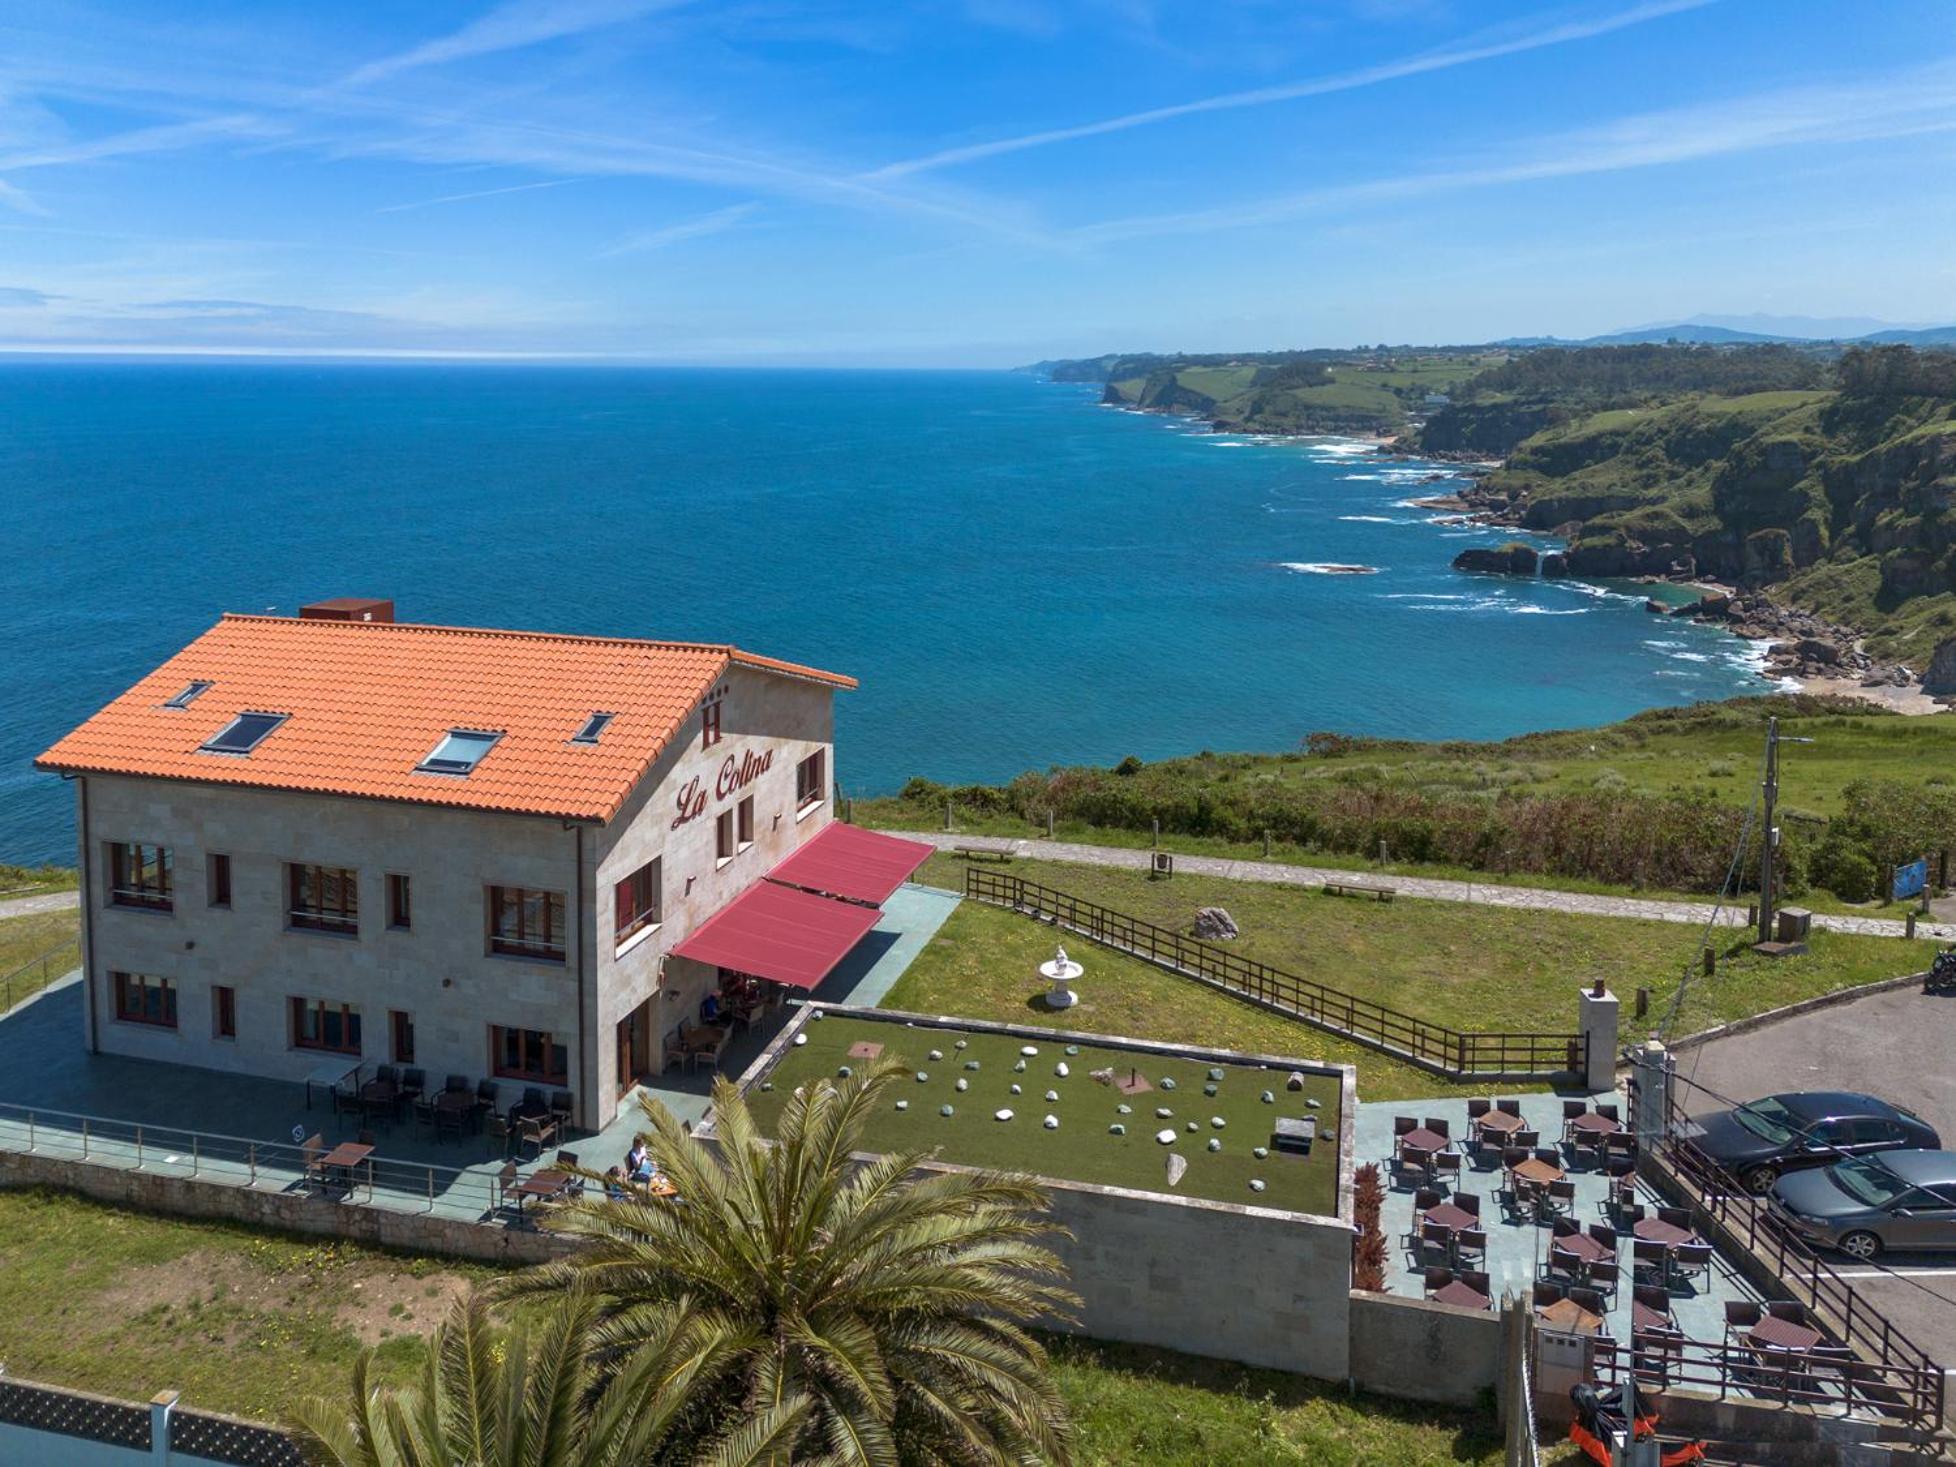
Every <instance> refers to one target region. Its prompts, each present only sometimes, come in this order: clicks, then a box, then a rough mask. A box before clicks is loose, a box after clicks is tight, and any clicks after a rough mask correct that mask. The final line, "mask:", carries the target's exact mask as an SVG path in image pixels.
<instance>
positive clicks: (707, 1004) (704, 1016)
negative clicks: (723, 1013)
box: [700, 993, 720, 1024]
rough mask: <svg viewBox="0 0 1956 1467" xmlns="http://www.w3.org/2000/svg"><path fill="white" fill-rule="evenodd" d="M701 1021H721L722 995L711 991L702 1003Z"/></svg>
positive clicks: (713, 1022) (715, 1022)
mask: <svg viewBox="0 0 1956 1467" xmlns="http://www.w3.org/2000/svg"><path fill="white" fill-rule="evenodd" d="M700 1022H701V1023H702V1024H717V1023H719V1022H720V995H719V994H717V993H709V994H708V995H707V996H706V997H705V999H703V1000H702V1001H701V1003H700Z"/></svg>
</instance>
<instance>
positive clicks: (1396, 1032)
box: [964, 867, 1587, 1079]
mask: <svg viewBox="0 0 1956 1467" xmlns="http://www.w3.org/2000/svg"><path fill="white" fill-rule="evenodd" d="M964 894H965V895H966V896H967V897H970V898H971V899H972V900H974V901H981V902H987V903H989V904H991V905H993V906H998V907H1005V908H1009V909H1010V910H1012V911H1015V912H1019V913H1022V914H1024V915H1026V916H1029V917H1034V918H1037V919H1038V920H1040V921H1044V922H1051V923H1053V924H1054V925H1055V926H1058V927H1063V928H1065V929H1066V930H1067V931H1069V932H1077V933H1079V934H1080V935H1081V936H1083V937H1086V938H1088V939H1090V940H1091V941H1094V942H1097V943H1101V944H1103V945H1105V946H1107V947H1112V948H1117V949H1119V950H1120V951H1122V952H1126V953H1129V954H1132V955H1133V956H1135V957H1138V958H1142V959H1144V960H1146V961H1147V962H1150V963H1153V964H1155V965H1156V966H1157V967H1162V968H1167V969H1169V970H1170V971H1172V972H1176V973H1180V974H1183V975H1184V976H1187V977H1192V978H1197V979H1200V980H1202V981H1203V982H1206V983H1212V984H1215V985H1216V986H1217V987H1219V988H1224V989H1227V990H1229V991H1230V992H1232V993H1236V994H1240V995H1242V996H1244V997H1246V998H1251V999H1254V1000H1255V1001H1256V1002H1258V1003H1261V1004H1265V1005H1268V1006H1270V1007H1272V1008H1275V1009H1279V1010H1281V1011H1283V1012H1284V1013H1287V1014H1289V1015H1291V1016H1292V1017H1293V1018H1297V1019H1301V1020H1302V1021H1303V1022H1305V1023H1307V1024H1310V1025H1312V1026H1314V1027H1316V1028H1319V1029H1324V1030H1326V1031H1328V1032H1330V1033H1333V1034H1338V1035H1341V1036H1343V1037H1345V1038H1347V1039H1352V1040H1356V1041H1357V1042H1358V1043H1360V1044H1364V1045H1367V1046H1369V1047H1370V1048H1373V1049H1378V1050H1383V1051H1384V1052H1385V1053H1387V1054H1390V1055H1393V1056H1394V1057H1396V1058H1399V1059H1404V1060H1409V1061H1411V1062H1412V1063H1413V1064H1416V1065H1419V1066H1422V1067H1423V1068H1425V1069H1428V1070H1433V1071H1435V1072H1437V1073H1439V1074H1442V1075H1446V1076H1448V1077H1449V1078H1455V1079H1472V1078H1487V1079H1495V1078H1503V1077H1505V1078H1523V1077H1530V1076H1543V1077H1547V1076H1554V1075H1562V1074H1569V1073H1574V1074H1581V1073H1582V1072H1583V1069H1584V1066H1585V1062H1586V1056H1587V1044H1586V1041H1585V1040H1584V1038H1583V1036H1582V1035H1580V1034H1534V1033H1500V1032H1490V1033H1470V1032H1467V1031H1464V1030H1460V1029H1454V1028H1451V1027H1449V1026H1448V1025H1445V1024H1436V1023H1434V1022H1433V1021H1432V1020H1430V1019H1422V1018H1420V1017H1419V1016H1418V1015H1417V1014H1409V1013H1406V1012H1405V1011H1404V1010H1402V1009H1395V1008H1389V1007H1387V1006H1386V1005H1385V1004H1382V1003H1377V1002H1375V1001H1373V1000H1372V999H1369V998H1360V997H1358V996H1357V995H1356V994H1351V993H1346V992H1344V991H1342V990H1340V989H1336V988H1332V987H1330V986H1329V985H1328V984H1324V983H1319V982H1317V981H1316V980H1315V979H1310V978H1303V977H1299V976H1298V975H1297V974H1295V973H1288V972H1285V971H1284V970H1283V969H1281V968H1273V967H1272V966H1270V964H1268V963H1260V962H1257V961H1256V960H1255V959H1253V958H1246V957H1243V956H1242V955H1241V954H1238V953H1234V952H1230V951H1229V950H1228V949H1226V948H1221V947H1217V946H1215V945H1213V944H1211V943H1206V942H1202V941H1199V940H1197V939H1195V938H1192V937H1188V936H1185V935H1183V934H1182V933H1179V932H1174V931H1171V930H1169V929H1168V928H1166V927H1157V926H1155V925H1154V924H1153V923H1151V922H1144V921H1142V920H1140V919H1139V918H1136V917H1129V916H1127V915H1125V914H1124V913H1121V912H1116V911H1113V910H1112V909H1110V908H1107V907H1103V906H1101V905H1099V904H1098V903H1096V902H1089V901H1083V900H1081V899H1080V898H1078V897H1074V896H1069V895H1068V894H1067V893H1065V892H1063V891H1057V890H1055V889H1054V888H1052V887H1050V886H1042V885H1041V884H1040V883H1038V882H1036V881H1028V880H1027V879H1026V878H1024V877H1023V876H1014V875H1011V874H1010V873H1008V872H1003V871H981V870H979V869H978V868H976V867H972V868H970V869H968V870H966V872H965V873H964Z"/></svg>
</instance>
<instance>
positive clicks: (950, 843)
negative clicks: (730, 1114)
mask: <svg viewBox="0 0 1956 1467" xmlns="http://www.w3.org/2000/svg"><path fill="white" fill-rule="evenodd" d="M889 834H891V835H896V836H901V837H903V838H904V839H905V840H921V841H928V842H929V843H930V844H932V845H934V846H936V847H937V848H938V849H939V850H949V849H951V848H952V847H954V846H980V847H983V848H985V849H987V850H1000V851H1010V852H1012V854H1013V855H1015V856H1021V857H1024V858H1026V859H1028V860H1040V861H1067V862H1072V863H1074V864H1076V865H1082V866H1118V867H1123V868H1125V869H1128V870H1135V871H1145V870H1146V869H1147V867H1148V861H1149V857H1150V854H1151V853H1150V852H1148V851H1146V850H1136V849H1132V848H1129V847H1126V846H1089V845H1079V844H1075V843H1073V842H1070V841H1046V840H1009V839H1006V838H1004V837H1001V836H975V835H953V834H949V833H947V832H943V831H934V832H927V833H920V832H918V831H914V830H893V831H890V832H889ZM1175 869H1176V870H1177V871H1188V872H1193V873H1195V874H1196V875H1199V876H1222V877H1227V878H1229V879H1230V880H1232V881H1267V882H1272V883H1275V884H1277V885H1279V886H1321V885H1323V884H1324V883H1325V882H1327V881H1360V882H1366V883H1368V884H1373V885H1378V886H1390V887H1391V888H1392V889H1393V891H1394V892H1396V893H1397V894H1398V895H1400V896H1409V897H1421V898H1424V899H1425V900H1428V901H1436V902H1471V903H1473V904H1474V905H1475V906H1481V907H1514V908H1520V909H1524V910H1527V911H1535V912H1580V913H1584V914H1586V915H1589V916H1596V917H1641V918H1644V919H1645V920H1647V921H1654V922H1678V923H1683V924H1685V925H1687V926H1695V927H1702V926H1703V925H1704V924H1705V923H1706V922H1707V921H1709V920H1711V917H1712V912H1713V909H1712V908H1711V907H1710V906H1708V905H1705V904H1703V903H1700V902H1663V901H1652V900H1648V899H1646V898H1642V897H1613V896H1596V895H1593V894H1591V893H1589V892H1582V891H1545V890H1542V889H1540V888H1536V887H1527V886H1491V885H1482V884H1481V883H1479V882H1474V881H1441V880H1438V879H1436V878H1434V877H1430V876H1383V875H1378V874H1375V873H1371V872H1365V871H1339V870H1332V869H1327V868H1323V867H1317V866H1293V865H1290V864H1289V863H1288V862H1283V861H1238V860H1232V859H1229V858H1226V857H1222V856H1191V855H1186V854H1184V853H1182V852H1180V851H1177V852H1176V853H1175ZM1718 923H1719V925H1720V926H1721V927H1743V926H1745V908H1744V907H1743V906H1741V907H1739V908H1737V909H1736V910H1734V909H1732V908H1726V909H1725V910H1723V911H1721V912H1719V914H1718ZM1813 925H1814V926H1816V927H1824V928H1826V929H1827V930H1828V931H1830V932H1852V933H1856V934H1859V935H1861V936H1863V937H1900V936H1902V935H1903V931H1904V927H1903V923H1902V921H1901V920H1900V919H1899V918H1891V917H1838V916H1832V915H1829V914H1826V913H1820V912H1816V913H1815V914H1814V918H1813ZM1915 931H1916V935H1917V936H1918V937H1935V938H1941V939H1942V940H1944V941H1956V922H1923V923H1920V924H1919V925H1918V926H1917V927H1916V929H1915Z"/></svg>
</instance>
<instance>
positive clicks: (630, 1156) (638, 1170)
mask: <svg viewBox="0 0 1956 1467" xmlns="http://www.w3.org/2000/svg"><path fill="white" fill-rule="evenodd" d="M625 1175H626V1176H628V1177H630V1178H631V1179H632V1180H633V1181H634V1182H643V1181H644V1180H646V1178H648V1177H650V1176H651V1175H652V1148H651V1147H649V1146H647V1145H646V1144H645V1137H644V1136H642V1135H641V1136H634V1137H632V1149H631V1150H630V1151H627V1152H626V1153H625Z"/></svg>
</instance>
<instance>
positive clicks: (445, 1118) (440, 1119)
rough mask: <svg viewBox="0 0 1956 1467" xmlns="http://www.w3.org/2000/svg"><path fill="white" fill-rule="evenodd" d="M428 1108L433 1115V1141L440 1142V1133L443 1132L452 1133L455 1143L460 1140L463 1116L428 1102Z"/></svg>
mask: <svg viewBox="0 0 1956 1467" xmlns="http://www.w3.org/2000/svg"><path fill="white" fill-rule="evenodd" d="M428 1108H429V1109H430V1110H432V1111H433V1112H434V1113H435V1139H436V1140H437V1141H439V1140H441V1138H442V1132H444V1131H453V1132H454V1133H455V1139H456V1140H457V1141H460V1140H461V1139H462V1124H463V1115H462V1112H461V1111H459V1110H447V1109H443V1108H442V1107H440V1106H437V1105H436V1104H435V1103H434V1102H433V1101H429V1102H428Z"/></svg>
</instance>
